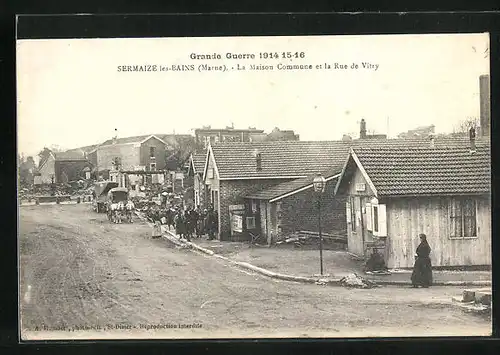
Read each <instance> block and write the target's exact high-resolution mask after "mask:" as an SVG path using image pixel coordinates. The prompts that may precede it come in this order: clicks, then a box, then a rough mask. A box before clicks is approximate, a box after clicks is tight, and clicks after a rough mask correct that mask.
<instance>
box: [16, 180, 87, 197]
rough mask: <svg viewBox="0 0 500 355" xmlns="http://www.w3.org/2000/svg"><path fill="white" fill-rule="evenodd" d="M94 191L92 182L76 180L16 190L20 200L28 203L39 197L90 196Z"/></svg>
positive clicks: (23, 187)
mask: <svg viewBox="0 0 500 355" xmlns="http://www.w3.org/2000/svg"><path fill="white" fill-rule="evenodd" d="M93 191H94V184H93V181H90V180H78V181H71V182H69V183H61V184H54V185H51V184H43V185H29V186H22V187H21V188H20V189H19V190H18V196H19V199H20V200H23V201H29V200H34V199H36V198H37V197H40V196H62V195H70V196H72V197H78V196H84V195H92V192H93Z"/></svg>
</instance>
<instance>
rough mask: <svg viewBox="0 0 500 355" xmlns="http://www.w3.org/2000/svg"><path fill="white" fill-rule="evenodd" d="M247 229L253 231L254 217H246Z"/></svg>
mask: <svg viewBox="0 0 500 355" xmlns="http://www.w3.org/2000/svg"><path fill="white" fill-rule="evenodd" d="M246 222H247V229H255V217H247V218H246Z"/></svg>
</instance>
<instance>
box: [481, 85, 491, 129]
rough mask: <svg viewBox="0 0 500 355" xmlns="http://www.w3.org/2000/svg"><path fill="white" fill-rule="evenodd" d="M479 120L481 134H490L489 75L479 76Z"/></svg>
mask: <svg viewBox="0 0 500 355" xmlns="http://www.w3.org/2000/svg"><path fill="white" fill-rule="evenodd" d="M479 121H480V126H481V128H480V135H481V136H487V135H489V134H490V124H491V96H490V76H489V75H481V76H480V77H479Z"/></svg>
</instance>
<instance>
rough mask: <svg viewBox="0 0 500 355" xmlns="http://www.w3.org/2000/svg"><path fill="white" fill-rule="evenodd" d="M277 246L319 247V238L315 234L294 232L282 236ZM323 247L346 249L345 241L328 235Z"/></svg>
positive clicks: (327, 248)
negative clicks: (338, 240) (342, 241)
mask: <svg viewBox="0 0 500 355" xmlns="http://www.w3.org/2000/svg"><path fill="white" fill-rule="evenodd" d="M274 245H275V246H276V247H280V246H281V247H290V246H293V247H294V248H302V249H311V248H313V249H317V248H318V246H319V238H318V236H317V235H315V234H305V233H294V234H290V235H288V236H285V237H282V238H281V239H279V240H277V241H276V243H275V244H274ZM323 248H324V249H325V250H343V249H345V247H344V244H343V243H339V242H337V241H335V240H333V239H332V238H329V237H327V236H324V237H323Z"/></svg>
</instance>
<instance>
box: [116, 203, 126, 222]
mask: <svg viewBox="0 0 500 355" xmlns="http://www.w3.org/2000/svg"><path fill="white" fill-rule="evenodd" d="M117 205H118V208H117V209H116V219H117V222H118V223H122V219H123V215H124V212H125V203H124V202H123V201H120V202H118V204H117Z"/></svg>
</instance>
